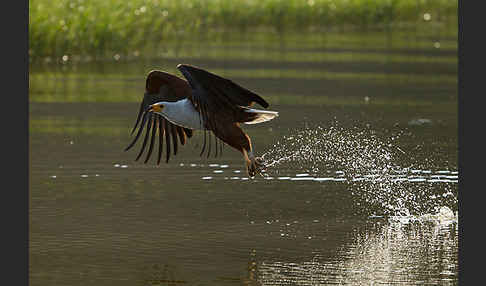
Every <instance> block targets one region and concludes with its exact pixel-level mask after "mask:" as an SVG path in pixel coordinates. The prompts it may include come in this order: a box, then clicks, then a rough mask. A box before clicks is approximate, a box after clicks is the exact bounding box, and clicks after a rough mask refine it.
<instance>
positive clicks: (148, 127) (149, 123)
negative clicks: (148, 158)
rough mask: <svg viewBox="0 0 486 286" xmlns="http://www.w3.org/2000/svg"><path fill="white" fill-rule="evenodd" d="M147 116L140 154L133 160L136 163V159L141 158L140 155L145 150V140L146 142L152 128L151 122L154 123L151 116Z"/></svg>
mask: <svg viewBox="0 0 486 286" xmlns="http://www.w3.org/2000/svg"><path fill="white" fill-rule="evenodd" d="M149 116H150V120H149V122H148V123H147V129H146V131H145V138H143V143H142V149H140V153H138V156H137V158H136V159H135V161H138V159H140V156H142V153H143V151H144V150H145V146H147V140H148V137H149V133H150V128H151V127H152V122H153V121H154V117H153V114H149Z"/></svg>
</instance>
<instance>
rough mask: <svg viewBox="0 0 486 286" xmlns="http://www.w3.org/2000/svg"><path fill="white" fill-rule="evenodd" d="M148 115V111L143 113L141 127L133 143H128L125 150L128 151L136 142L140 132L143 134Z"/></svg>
mask: <svg viewBox="0 0 486 286" xmlns="http://www.w3.org/2000/svg"><path fill="white" fill-rule="evenodd" d="M148 115H149V114H148V113H147V112H145V113H144V114H143V119H142V123H141V124H140V129H138V132H137V135H136V136H135V138H134V139H133V141H132V143H130V145H128V146H127V148H125V151H128V150H129V149H130V148H132V147H133V145H134V144H135V142H137V140H138V138H139V137H140V134H142V131H143V128H144V127H145V124H146V123H147V118H148Z"/></svg>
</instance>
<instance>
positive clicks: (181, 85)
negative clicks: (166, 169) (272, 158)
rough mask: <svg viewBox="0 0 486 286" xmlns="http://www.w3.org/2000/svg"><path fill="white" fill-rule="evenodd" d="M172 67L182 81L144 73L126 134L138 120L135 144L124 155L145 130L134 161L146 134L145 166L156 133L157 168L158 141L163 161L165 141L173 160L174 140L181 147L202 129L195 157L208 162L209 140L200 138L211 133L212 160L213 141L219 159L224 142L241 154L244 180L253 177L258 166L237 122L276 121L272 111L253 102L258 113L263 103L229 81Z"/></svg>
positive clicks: (159, 73) (157, 72) (187, 69)
mask: <svg viewBox="0 0 486 286" xmlns="http://www.w3.org/2000/svg"><path fill="white" fill-rule="evenodd" d="M177 68H178V69H179V70H180V71H181V73H182V74H183V75H184V77H185V78H186V79H187V81H186V80H184V79H182V78H179V77H177V76H175V75H171V74H169V73H165V72H162V71H151V72H150V73H149V74H148V76H147V79H146V87H145V94H144V98H143V101H142V104H141V105H140V110H139V113H138V116H137V121H136V123H135V126H134V128H133V131H132V133H133V132H134V131H135V130H136V128H137V126H138V123H139V122H140V119H142V121H141V124H140V128H139V130H138V132H137V135H136V137H135V139H134V140H133V141H132V143H131V144H130V145H129V146H128V147H127V148H126V149H125V150H128V149H130V148H131V147H132V146H133V145H134V144H135V142H136V141H137V139H138V138H139V137H140V135H141V132H142V130H143V129H144V128H145V126H147V129H146V133H145V138H144V141H143V145H142V149H141V151H140V153H139V154H138V156H137V158H136V160H138V159H139V158H140V156H141V155H142V153H143V151H144V149H145V146H146V144H147V141H148V139H149V138H150V135H149V134H151V140H150V147H149V150H148V153H147V156H146V159H145V163H146V162H147V161H148V159H149V157H150V155H151V153H152V150H153V145H154V142H155V138H156V133H158V134H159V153H158V158H159V159H158V162H157V163H160V159H161V156H162V149H163V147H164V138H165V147H166V162H168V161H169V157H170V153H171V139H172V147H173V150H174V155H176V154H177V150H178V143H177V142H178V141H179V142H180V143H181V144H182V145H184V144H185V143H186V140H187V138H191V137H192V133H193V130H203V132H204V143H203V147H202V151H201V155H202V154H203V153H204V152H205V151H206V152H207V156H208V157H209V155H210V153H211V150H212V148H211V147H212V146H211V141H212V140H211V137H210V136H209V139H208V141H206V140H207V139H206V133H207V132H209V135H210V134H211V133H212V134H214V135H215V140H214V146H213V148H214V149H215V155H216V156H217V155H218V141H219V149H220V150H219V151H220V152H219V154H221V148H222V146H223V142H224V143H226V144H228V145H230V146H231V147H233V148H235V149H236V150H238V151H240V152H241V153H242V154H243V157H244V159H245V162H246V167H247V171H248V174H249V175H250V176H252V177H253V176H254V175H255V174H257V173H259V172H260V171H261V169H262V168H263V167H264V166H263V165H262V162H261V161H260V160H259V158H257V157H255V156H254V155H253V149H252V145H251V141H250V138H249V137H248V135H247V134H245V133H244V132H243V130H242V129H241V128H240V123H246V124H255V123H261V122H265V121H268V120H271V119H273V118H275V117H276V116H278V112H275V111H267V110H259V109H254V108H252V105H253V103H255V102H256V103H258V104H260V105H261V106H263V107H264V108H267V107H268V103H267V102H266V101H265V100H264V99H263V98H261V97H260V96H259V95H257V94H255V93H253V92H251V91H249V90H247V89H245V88H243V87H241V86H239V85H237V84H236V83H234V82H232V81H231V80H228V79H225V78H222V77H220V76H217V75H215V74H212V73H210V72H207V71H205V70H202V69H200V68H197V67H194V66H189V65H178V66H177ZM221 141H222V142H221ZM206 146H207V149H206Z"/></svg>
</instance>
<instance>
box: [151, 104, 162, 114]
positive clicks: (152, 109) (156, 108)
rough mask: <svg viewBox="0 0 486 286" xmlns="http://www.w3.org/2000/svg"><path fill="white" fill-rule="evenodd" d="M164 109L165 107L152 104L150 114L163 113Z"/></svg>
mask: <svg viewBox="0 0 486 286" xmlns="http://www.w3.org/2000/svg"><path fill="white" fill-rule="evenodd" d="M162 108H164V106H163V105H162V104H158V103H156V104H152V105H150V108H149V110H148V111H149V112H161V111H162Z"/></svg>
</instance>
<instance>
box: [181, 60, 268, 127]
mask: <svg viewBox="0 0 486 286" xmlns="http://www.w3.org/2000/svg"><path fill="white" fill-rule="evenodd" d="M177 69H179V71H180V72H181V73H182V74H183V75H184V77H185V78H186V79H187V81H188V82H189V85H190V86H191V88H192V95H191V101H192V103H193V104H194V106H195V107H196V109H197V110H198V111H199V113H200V114H201V115H202V118H203V120H204V122H205V124H206V128H207V129H209V130H212V131H213V132H217V131H218V130H217V129H218V126H219V125H220V124H219V123H221V122H226V123H239V122H248V121H251V120H253V119H254V117H255V114H252V113H248V112H246V107H249V106H252V105H253V103H254V102H256V103H258V104H260V105H261V106H263V107H264V108H267V107H268V103H267V102H266V101H265V100H264V99H263V98H261V97H260V96H259V95H258V94H256V93H254V92H252V91H250V90H248V89H246V88H244V87H242V86H240V85H238V84H236V83H234V82H233V81H231V80H229V79H226V78H223V77H220V76H218V75H215V74H213V73H210V72H208V71H205V70H203V69H200V68H197V67H194V66H190V65H183V64H180V65H178V66H177ZM215 134H216V133H215ZM216 135H217V134H216Z"/></svg>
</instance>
